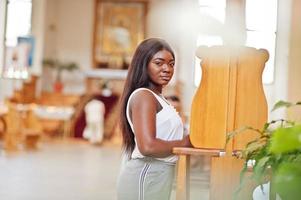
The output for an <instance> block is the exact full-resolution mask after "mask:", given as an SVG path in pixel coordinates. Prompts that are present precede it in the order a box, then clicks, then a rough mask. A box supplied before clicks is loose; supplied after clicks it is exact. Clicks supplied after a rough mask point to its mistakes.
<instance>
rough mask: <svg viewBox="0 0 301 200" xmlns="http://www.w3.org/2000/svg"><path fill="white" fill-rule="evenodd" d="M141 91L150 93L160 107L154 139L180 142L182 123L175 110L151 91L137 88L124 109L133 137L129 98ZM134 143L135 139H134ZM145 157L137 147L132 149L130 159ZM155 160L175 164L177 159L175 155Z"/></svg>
mask: <svg viewBox="0 0 301 200" xmlns="http://www.w3.org/2000/svg"><path fill="white" fill-rule="evenodd" d="M141 90H147V91H149V92H151V93H152V94H153V95H154V96H155V97H156V99H157V101H158V102H159V103H160V105H161V106H162V109H161V110H160V111H159V112H158V113H157V114H156V138H159V139H162V140H166V141H172V140H181V139H182V138H183V130H184V129H183V123H182V120H181V118H180V116H179V114H178V112H177V111H176V109H175V108H174V107H173V106H172V105H170V104H169V103H167V100H164V99H163V97H160V96H159V95H157V94H156V93H154V92H153V91H151V90H150V89H147V88H138V89H136V90H135V91H134V92H133V93H132V94H131V95H130V97H129V100H128V102H127V107H126V117H127V120H128V122H129V124H130V126H131V129H132V131H133V133H134V135H135V132H134V128H133V123H132V121H131V118H130V114H129V113H130V112H129V102H130V101H131V98H132V97H133V95H134V94H135V93H136V92H138V91H141ZM135 142H136V144H137V141H136V137H135ZM143 157H145V156H144V155H142V154H141V153H140V151H139V149H138V147H137V145H136V146H135V148H134V151H133V153H132V155H131V158H133V159H134V158H143ZM156 159H157V160H162V161H165V162H169V163H175V162H176V161H177V160H178V157H177V156H176V155H171V156H168V157H165V158H156Z"/></svg>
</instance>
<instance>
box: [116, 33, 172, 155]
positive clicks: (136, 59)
mask: <svg viewBox="0 0 301 200" xmlns="http://www.w3.org/2000/svg"><path fill="white" fill-rule="evenodd" d="M161 50H166V51H169V52H170V53H171V54H172V56H173V58H175V55H174V52H173V50H172V49H171V47H170V46H169V44H167V42H165V41H164V40H162V39H159V38H149V39H146V40H144V41H142V42H141V43H140V44H139V45H138V47H137V48H136V51H135V53H134V56H133V58H132V61H131V64H130V67H129V70H128V74H127V78H126V81H125V85H124V89H123V94H122V96H121V101H120V109H121V112H120V129H121V132H122V139H123V149H124V151H125V153H126V154H127V155H128V156H130V155H131V153H132V152H133V150H134V148H135V140H134V133H133V131H132V129H131V127H130V125H129V123H128V121H127V117H126V107H127V102H128V99H129V97H130V95H131V93H132V92H133V91H134V90H135V89H137V88H141V87H144V88H148V87H149V86H150V85H149V84H150V79H149V75H148V64H149V62H150V61H151V59H152V58H153V56H154V55H155V54H156V53H157V52H159V51H161Z"/></svg>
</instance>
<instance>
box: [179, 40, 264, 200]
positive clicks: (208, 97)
mask: <svg viewBox="0 0 301 200" xmlns="http://www.w3.org/2000/svg"><path fill="white" fill-rule="evenodd" d="M196 54H197V56H198V57H199V58H200V59H201V67H202V80H201V84H200V86H199V87H198V89H197V92H196V94H195V96H194V98H193V102H192V107H191V117H190V119H191V121H190V138H191V142H192V144H193V146H194V148H174V150H173V152H174V153H175V154H177V155H179V162H178V170H177V191H176V199H177V200H188V199H189V166H190V165H189V163H190V156H193V155H209V156H212V159H211V172H210V173H211V174H210V200H228V199H232V198H233V193H234V190H235V189H236V188H237V187H238V185H239V174H240V171H241V169H242V166H243V164H244V161H243V160H239V159H237V158H235V157H233V156H232V154H233V152H235V151H238V150H241V149H243V148H244V147H245V145H246V144H247V142H249V141H250V140H251V139H253V138H254V137H256V135H254V134H256V133H253V132H250V131H249V132H246V133H244V134H242V135H240V136H237V137H235V138H234V139H233V140H232V141H230V142H229V143H228V145H227V146H226V134H227V132H230V131H233V130H235V129H238V128H240V127H242V126H246V125H247V126H252V127H254V128H261V127H263V125H264V123H265V122H266V120H267V103H266V99H265V96H264V91H263V86H262V72H263V69H264V65H265V62H266V61H267V60H268V52H267V51H266V50H262V49H260V50H256V49H254V48H248V47H227V46H214V47H210V48H209V47H205V46H201V47H199V48H198V50H197V53H196ZM250 192H251V191H250V190H249V191H247V193H248V194H244V197H241V198H240V199H248V197H247V196H250Z"/></svg>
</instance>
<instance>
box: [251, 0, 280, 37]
mask: <svg viewBox="0 0 301 200" xmlns="http://www.w3.org/2000/svg"><path fill="white" fill-rule="evenodd" d="M246 28H247V29H248V30H258V31H259V30H260V31H269V32H276V28H277V0H264V1H262V0H247V1H246Z"/></svg>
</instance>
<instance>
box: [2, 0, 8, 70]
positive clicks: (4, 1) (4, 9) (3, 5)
mask: <svg viewBox="0 0 301 200" xmlns="http://www.w3.org/2000/svg"><path fill="white" fill-rule="evenodd" d="M6 4H7V0H1V1H0V75H1V73H2V68H3V64H4V38H5V29H6V28H5V23H6Z"/></svg>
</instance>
